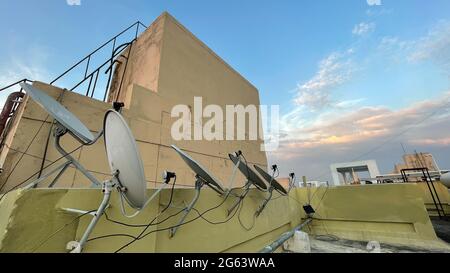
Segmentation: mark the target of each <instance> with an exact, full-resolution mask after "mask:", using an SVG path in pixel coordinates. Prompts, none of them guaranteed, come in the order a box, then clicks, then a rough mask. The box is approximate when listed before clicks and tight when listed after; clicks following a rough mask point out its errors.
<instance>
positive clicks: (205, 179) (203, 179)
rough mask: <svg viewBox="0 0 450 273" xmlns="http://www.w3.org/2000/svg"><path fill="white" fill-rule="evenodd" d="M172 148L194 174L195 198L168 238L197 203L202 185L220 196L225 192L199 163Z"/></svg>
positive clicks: (170, 231)
mask: <svg viewBox="0 0 450 273" xmlns="http://www.w3.org/2000/svg"><path fill="white" fill-rule="evenodd" d="M172 148H173V149H174V150H175V151H176V152H177V153H178V154H179V155H180V156H181V158H182V159H183V160H184V162H186V164H187V165H188V166H189V167H190V168H191V170H192V171H193V172H194V173H195V179H196V180H195V196H194V198H193V199H192V201H191V202H190V203H189V205H188V206H187V207H186V209H185V210H184V214H183V216H182V217H181V219H180V221H179V222H178V224H177V225H175V226H174V227H173V228H171V229H170V230H169V236H170V237H173V236H174V235H175V233H176V232H177V230H178V227H180V226H181V225H182V224H183V222H184V220H185V219H186V217H187V216H188V214H189V212H190V211H191V210H192V208H193V207H194V205H195V203H197V201H198V198H199V197H200V191H201V189H202V187H203V185H205V184H206V185H208V186H209V187H210V188H211V189H213V190H214V191H216V192H217V193H219V194H220V195H222V194H223V193H224V192H225V191H224V189H223V188H222V186H221V184H220V182H219V181H218V180H217V179H215V178H214V176H212V175H211V174H209V173H208V171H207V170H206V169H205V168H204V167H202V166H201V165H200V164H199V163H197V162H196V161H195V160H194V159H192V157H190V156H189V155H188V154H186V153H185V152H183V151H182V150H180V149H179V148H178V147H177V146H175V145H172Z"/></svg>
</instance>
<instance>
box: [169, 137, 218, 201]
mask: <svg viewBox="0 0 450 273" xmlns="http://www.w3.org/2000/svg"><path fill="white" fill-rule="evenodd" d="M172 148H173V149H174V150H175V151H176V152H177V153H178V154H179V155H180V156H181V158H182V159H183V161H184V162H186V164H187V165H188V166H189V167H190V168H191V170H192V171H193V172H194V173H195V174H196V175H198V176H199V177H200V178H201V179H203V180H204V182H205V183H206V184H207V185H208V186H210V187H211V188H212V189H214V190H216V191H217V190H219V191H220V192H219V193H223V192H224V189H223V188H222V186H221V183H220V182H219V181H218V180H217V179H216V178H214V176H212V175H211V174H209V173H208V171H207V170H206V169H205V168H204V167H202V166H201V165H200V164H199V163H197V161H195V160H194V159H193V158H192V157H190V156H189V155H188V154H186V153H185V152H183V151H182V150H180V148H178V147H177V146H175V145H172Z"/></svg>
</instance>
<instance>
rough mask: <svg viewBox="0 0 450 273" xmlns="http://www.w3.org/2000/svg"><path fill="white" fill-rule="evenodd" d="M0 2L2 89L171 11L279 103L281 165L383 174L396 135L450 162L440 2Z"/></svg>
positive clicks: (318, 174)
mask: <svg viewBox="0 0 450 273" xmlns="http://www.w3.org/2000/svg"><path fill="white" fill-rule="evenodd" d="M0 11H1V13H2V16H1V17H0V26H1V27H0V37H1V40H0V41H1V42H0V86H5V85H7V84H9V83H12V82H14V81H16V80H19V79H22V78H30V79H34V80H40V81H50V80H52V79H54V78H55V77H56V76H57V75H59V74H60V73H62V72H63V71H64V70H65V69H67V68H68V67H70V66H71V65H72V64H74V63H75V62H76V61H78V60H79V59H80V58H82V57H84V56H85V55H86V54H87V53H89V52H90V51H92V50H93V49H94V48H96V47H97V46H99V45H100V44H101V43H103V42H105V41H106V40H108V39H109V38H110V37H112V36H113V35H114V34H116V33H117V32H119V31H120V30H122V29H124V28H125V27H127V26H129V25H131V24H132V23H134V22H135V21H137V20H140V21H141V22H143V23H145V24H146V25H149V24H150V23H151V22H152V21H153V20H154V19H155V18H156V17H157V16H158V15H159V14H161V13H162V12H163V11H168V12H169V13H171V14H172V15H173V16H174V17H175V18H177V19H178V20H179V21H180V22H181V23H182V24H183V25H184V26H186V27H187V28H188V29H189V30H190V31H191V32H193V33H194V34H195V35H196V36H197V37H198V38H199V39H200V40H202V41H203V42H205V43H206V44H207V45H208V46H209V47H210V48H211V49H212V50H213V51H215V52H216V53H217V54H218V55H219V56H221V57H222V58H223V59H224V60H225V61H226V62H227V63H229V64H230V65H231V66H232V67H233V68H235V69H236V70H237V71H238V72H239V73H241V74H242V75H243V76H244V77H245V78H247V79H248V80H249V81H250V82H251V83H252V84H253V85H255V86H256V87H257V88H258V90H259V92H260V99H261V104H265V105H272V104H277V105H280V109H281V113H280V114H281V134H280V137H281V143H280V148H279V149H278V150H277V151H275V152H271V153H269V154H268V158H269V161H270V163H277V164H278V166H279V167H280V170H281V172H282V174H287V173H288V172H290V171H295V172H296V173H297V175H306V176H307V177H308V178H309V179H311V180H323V181H325V180H329V179H330V171H329V165H330V164H332V163H335V162H347V161H353V160H366V159H375V160H377V163H378V166H379V168H380V170H381V172H383V173H389V172H391V171H392V170H393V168H394V164H395V163H400V162H401V156H402V154H403V149H402V146H401V144H403V146H404V147H405V149H406V151H407V152H414V151H418V152H431V153H433V155H434V156H435V158H436V161H437V163H438V164H439V166H440V167H441V169H450V115H449V108H450V105H449V104H450V103H449V99H450V1H448V0H433V1H426V0H342V1H338V0H315V1H313V0H309V1H307V0H304V1H298V0H295V1H269V0H258V1H234V0H231V1H228V0H227V1H181V0H180V1H176V0H164V1H144V0H142V1H138V0H130V1H111V0H108V1H106V0H80V1H79V0H39V1H24V0H0ZM60 84H61V85H64V84H68V85H69V83H64V82H62V83H60ZM5 96H6V93H5V94H1V95H0V103H1V104H3V101H4V99H5Z"/></svg>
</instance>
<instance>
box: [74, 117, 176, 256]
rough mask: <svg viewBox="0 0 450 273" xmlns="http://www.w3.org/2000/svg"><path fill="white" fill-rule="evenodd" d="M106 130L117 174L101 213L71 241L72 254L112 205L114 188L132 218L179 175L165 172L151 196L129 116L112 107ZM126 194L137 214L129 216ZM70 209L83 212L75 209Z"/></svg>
mask: <svg viewBox="0 0 450 273" xmlns="http://www.w3.org/2000/svg"><path fill="white" fill-rule="evenodd" d="M103 130H104V132H105V133H104V138H105V149H106V154H107V157H108V161H109V166H110V168H111V172H112V175H113V177H112V178H111V180H108V181H105V182H104V183H103V185H102V191H103V201H102V203H101V204H100V206H99V208H98V209H97V212H96V213H95V214H94V215H93V216H94V218H92V220H91V222H90V224H89V226H88V227H87V229H86V231H85V232H84V234H83V236H82V237H81V239H80V241H79V242H77V241H71V242H69V243H67V249H69V250H71V252H72V253H80V252H81V251H82V249H83V246H84V244H85V243H86V242H87V240H88V238H89V235H90V234H91V232H92V230H93V229H94V227H95V225H96V224H97V222H98V220H99V219H100V217H101V216H102V215H103V213H104V211H105V209H106V208H107V207H108V205H109V199H110V198H111V191H112V190H113V189H114V188H117V189H118V191H119V195H120V201H121V202H120V203H121V209H122V214H123V215H124V216H125V217H129V218H131V217H134V216H136V215H138V214H139V213H140V212H141V211H142V210H143V209H144V208H145V207H147V205H148V204H149V203H150V201H152V200H153V199H154V198H155V197H156V196H157V195H158V194H159V192H160V191H161V190H163V189H164V188H165V187H166V185H167V184H168V183H169V182H170V179H171V178H173V177H175V173H172V172H167V171H166V172H164V173H165V176H164V177H165V179H164V183H163V184H162V186H161V187H160V188H159V189H158V190H157V191H155V192H154V193H153V195H152V196H150V197H149V198H148V197H147V194H146V190H147V187H146V181H145V175H144V168H143V164H142V160H141V157H140V155H139V150H138V148H137V145H136V142H135V140H134V137H133V134H132V133H131V130H130V128H129V127H128V125H127V123H126V121H125V119H124V118H123V117H122V115H121V114H120V113H119V112H117V111H115V110H108V111H107V112H106V114H105V118H104V120H103ZM122 197H124V198H125V200H126V201H127V203H128V204H129V205H130V206H131V207H132V208H134V209H136V210H137V211H136V212H135V213H134V214H132V215H127V214H126V213H125V207H124V203H123V198H122ZM67 210H68V211H79V210H74V209H67Z"/></svg>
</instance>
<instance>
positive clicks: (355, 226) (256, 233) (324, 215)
mask: <svg viewBox="0 0 450 273" xmlns="http://www.w3.org/2000/svg"><path fill="white" fill-rule="evenodd" d="M152 191H153V190H150V189H149V192H148V194H149V195H150V194H151V193H152ZM420 191H421V190H420V188H419V187H418V186H417V185H415V184H399V185H395V184H387V185H370V186H369V185H368V186H348V187H330V188H328V189H327V188H313V189H310V192H309V194H310V196H311V197H310V198H308V190H307V189H305V188H299V189H295V190H293V191H291V193H290V197H280V198H279V197H278V194H275V195H274V198H276V199H274V200H272V201H271V202H269V204H268V206H267V208H266V210H264V212H263V213H262V214H261V215H260V216H259V217H258V218H257V219H256V222H255V224H254V227H253V228H252V229H251V230H249V231H247V230H246V229H245V228H244V227H247V228H249V227H251V226H252V221H253V220H252V219H253V214H254V212H255V210H256V209H257V207H258V206H259V204H260V203H261V201H262V199H263V198H264V196H265V194H264V193H262V192H259V191H257V190H255V189H254V190H252V191H251V193H250V194H249V196H248V197H247V198H246V199H245V201H244V205H243V208H242V211H241V216H240V218H241V221H242V224H243V225H244V226H242V225H241V224H240V223H239V219H238V218H237V216H235V217H234V218H232V219H231V220H230V221H228V222H226V223H222V224H210V223H208V222H206V221H205V220H203V219H201V218H200V219H197V220H195V221H193V222H190V223H188V224H186V225H183V226H181V227H180V228H179V230H178V232H177V233H176V235H175V237H173V238H169V233H168V231H167V230H161V231H159V232H154V233H151V234H150V235H148V236H147V237H145V238H144V239H142V240H140V241H138V242H136V243H135V244H133V245H131V246H130V247H129V248H127V249H125V250H124V251H130V252H257V251H259V250H260V249H261V248H263V247H264V246H265V245H267V244H269V243H270V242H272V241H273V240H275V239H276V238H277V237H278V236H280V235H281V234H282V233H284V232H286V231H288V230H290V229H292V228H293V227H294V226H296V225H298V224H299V223H300V222H301V221H302V219H305V217H306V216H305V213H304V211H303V209H302V205H303V204H306V203H308V199H310V200H311V204H312V206H313V207H315V209H316V214H315V216H314V220H313V221H312V223H311V224H310V225H308V227H307V228H305V229H304V231H306V232H308V233H310V234H311V235H317V234H322V235H323V234H330V235H334V236H339V237H340V238H343V239H349V240H358V241H379V242H381V243H388V244H397V245H409V246H416V247H423V248H429V249H447V250H449V248H448V245H447V244H445V243H443V242H442V241H441V240H439V239H438V238H437V237H436V234H435V232H434V230H433V227H432V225H431V222H430V219H429V217H428V214H427V212H426V209H425V206H424V204H423V201H422V198H421V193H420ZM193 194H194V191H193V190H192V189H176V190H175V193H174V199H173V200H174V201H173V206H174V207H172V208H170V209H168V210H167V211H166V212H165V213H164V214H162V215H161V216H160V217H159V219H158V221H161V220H163V219H165V218H166V217H167V216H170V215H173V214H175V213H176V212H179V211H180V209H181V208H182V207H183V206H184V205H183V204H184V203H187V202H189V201H190V199H191V198H192V196H193ZM8 195H11V196H10V197H9V198H8V199H4V200H3V201H1V203H0V213H1V215H9V218H8V219H5V218H2V222H1V223H0V225H5V223H7V224H6V229H5V232H3V235H2V237H0V245H1V248H0V251H1V252H30V251H36V252H64V251H65V249H64V247H65V243H67V242H68V241H70V240H74V239H79V238H80V237H81V235H82V233H83V232H84V230H85V228H86V226H87V224H88V221H90V216H85V217H83V218H82V219H81V220H79V221H75V222H74V223H72V224H70V225H67V226H66V227H65V228H64V229H63V231H61V232H58V233H57V235H54V237H52V238H49V236H50V235H52V234H53V233H54V232H55V231H57V230H59V229H60V228H61V227H64V226H65V224H67V223H68V222H70V221H72V220H73V219H75V217H76V215H75V214H71V213H68V212H64V211H63V210H62V208H76V209H82V210H91V209H95V208H97V206H98V205H99V203H100V201H101V197H102V195H101V192H100V191H99V190H94V189H33V190H29V191H25V192H19V193H18V192H11V193H9V194H8ZM169 195H170V190H169V189H166V190H164V191H163V192H162V194H161V195H160V197H159V198H156V199H155V200H154V201H153V203H152V204H150V206H149V207H147V208H146V209H145V210H144V211H143V212H142V213H141V214H140V215H139V216H138V217H136V218H133V219H126V218H124V217H123V216H122V215H121V213H120V207H119V204H118V200H117V196H116V193H114V194H113V198H112V202H111V206H110V207H109V208H108V209H107V213H108V216H109V217H110V218H111V219H114V220H118V221H123V222H126V223H128V224H143V223H148V222H149V220H150V219H152V218H154V216H156V215H157V214H158V212H159V211H160V210H161V209H162V208H164V207H165V205H166V204H167V202H168V200H169ZM5 200H8V201H5ZM222 200H223V199H222V197H220V196H218V195H217V193H215V192H213V191H212V190H209V189H205V190H202V192H201V196H200V199H199V202H198V203H197V205H196V206H195V208H196V209H197V210H198V211H200V212H203V211H205V210H207V209H209V208H212V207H215V206H217V205H218V204H220V203H221V201H222ZM234 200H235V197H229V199H227V200H226V202H225V203H224V204H223V205H222V206H220V207H218V208H217V209H214V210H212V211H211V212H209V213H207V214H205V215H204V217H205V218H206V219H208V220H209V221H214V222H222V221H224V220H226V219H227V216H226V209H227V208H229V207H230V206H231V203H232V202H233V201H234ZM197 215H198V214H197V213H196V212H195V211H192V212H191V214H190V215H189V217H188V218H187V220H188V221H189V220H190V219H192V218H194V217H196V216H197ZM178 220H179V215H176V216H174V217H172V218H170V219H169V220H167V221H166V222H164V223H160V224H158V225H156V226H152V227H151V228H149V231H151V230H160V229H165V228H167V227H170V226H173V225H175V224H176V223H177V221H178ZM44 223H45V224H44ZM141 231H142V228H135V227H125V226H122V225H119V224H115V223H111V222H109V221H106V219H105V217H103V218H102V219H101V221H100V222H99V223H98V225H97V227H96V228H95V230H94V232H93V234H92V235H91V238H94V237H97V236H103V235H108V234H131V235H137V234H138V233H139V232H141ZM130 240H131V239H130V238H127V237H120V236H117V237H110V238H103V239H98V240H94V241H91V242H89V243H88V244H87V245H86V249H85V251H86V252H111V251H115V250H116V249H118V248H119V247H120V246H122V245H124V244H125V243H127V242H129V241H130ZM44 241H46V243H43V242H44Z"/></svg>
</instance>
